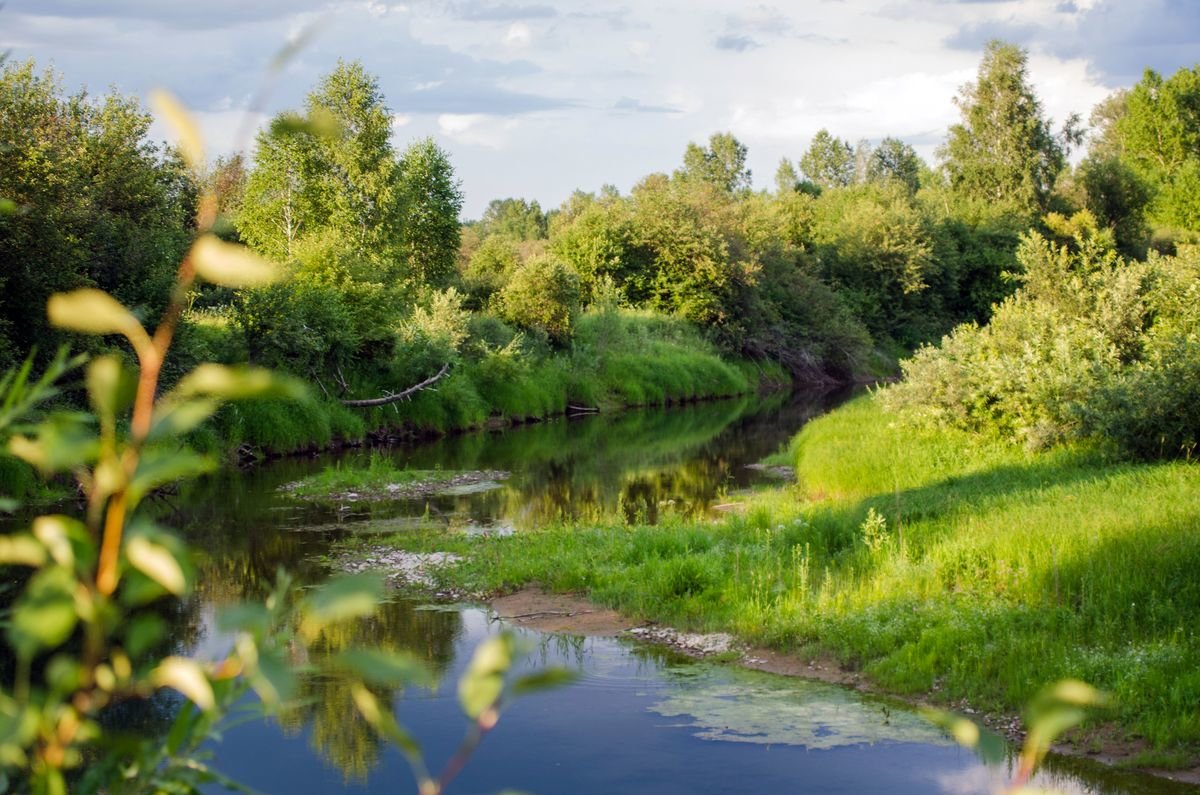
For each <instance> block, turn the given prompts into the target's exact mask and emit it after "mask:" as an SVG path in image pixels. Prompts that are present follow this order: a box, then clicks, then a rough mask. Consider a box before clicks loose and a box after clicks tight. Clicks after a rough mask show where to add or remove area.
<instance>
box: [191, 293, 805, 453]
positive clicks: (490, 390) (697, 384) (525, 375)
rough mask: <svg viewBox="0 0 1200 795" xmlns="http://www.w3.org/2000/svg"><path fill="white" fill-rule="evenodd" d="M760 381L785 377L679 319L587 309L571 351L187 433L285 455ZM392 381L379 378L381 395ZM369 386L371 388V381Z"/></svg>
mask: <svg viewBox="0 0 1200 795" xmlns="http://www.w3.org/2000/svg"><path fill="white" fill-rule="evenodd" d="M760 380H761V381H764V382H772V383H775V384H783V383H787V375H786V373H785V372H784V371H783V370H782V369H781V368H780V367H778V365H756V364H750V363H737V364H734V363H730V362H727V361H725V360H723V359H722V358H721V357H720V356H719V355H718V354H717V352H716V350H715V349H714V348H713V347H712V346H711V345H710V344H709V343H708V342H706V341H705V340H704V339H703V338H702V337H701V336H700V334H699V332H698V331H697V330H696V329H695V328H694V327H693V326H691V325H690V324H689V323H687V322H686V321H683V320H681V319H677V318H672V317H667V316H664V315H660V314H656V313H653V312H644V311H633V310H607V311H600V310H596V311H589V312H586V313H584V314H583V315H582V316H581V317H580V318H579V321H578V325H577V329H576V334H575V340H574V343H573V344H572V346H571V347H570V348H569V349H566V350H563V351H557V352H550V351H546V350H538V349H537V348H536V347H532V348H531V349H529V350H526V349H522V348H520V347H517V346H506V347H505V348H503V349H492V350H485V351H483V352H482V353H477V354H475V355H473V356H468V357H464V358H463V361H461V362H460V363H459V364H458V365H457V366H456V368H455V369H454V371H453V372H452V374H451V375H450V376H449V377H447V378H446V379H444V380H443V381H441V382H439V383H438V385H437V387H436V389H431V390H427V391H423V392H419V393H417V394H416V395H414V396H413V397H412V399H411V400H407V401H404V402H400V403H395V404H392V405H390V406H383V407H376V408H373V409H369V410H365V411H363V410H354V409H348V408H346V407H344V406H342V405H341V404H340V403H338V402H337V401H336V400H332V399H324V400H317V399H314V400H311V401H308V402H306V403H303V404H296V403H287V402H283V401H273V400H259V401H253V402H250V403H246V404H239V405H238V406H236V407H227V408H226V409H223V411H222V414H221V415H220V416H219V417H218V418H217V420H216V421H215V422H214V424H213V425H212V427H211V428H210V429H208V430H206V431H200V432H198V433H196V434H194V435H193V439H192V441H193V442H194V443H195V444H196V445H198V446H200V447H203V448H205V449H213V448H217V447H222V446H224V447H225V448H227V449H234V448H238V447H240V446H243V445H247V446H249V447H251V448H255V449H258V450H262V451H268V452H275V453H289V452H296V451H300V450H306V449H312V448H320V447H325V446H328V445H329V444H330V443H331V442H332V441H334V440H356V439H361V438H363V437H364V435H365V434H366V432H367V431H368V430H374V429H408V430H412V431H416V432H423V433H446V432H449V431H453V430H462V429H469V428H476V427H479V426H482V425H483V424H484V423H485V422H487V421H489V419H498V420H500V421H504V422H510V421H511V422H523V421H528V420H534V419H538V418H541V417H546V416H550V415H554V414H561V413H563V412H565V411H567V410H568V407H569V406H572V405H575V406H587V407H599V408H617V407H623V406H653V405H666V404H671V403H678V402H683V401H689V400H697V399H703V398H716V397H729V396H733V395H738V394H744V393H746V392H749V391H751V390H752V389H754V388H755V387H757V386H758V384H759V383H760ZM395 387H396V385H395V384H379V385H377V387H376V388H375V391H377V392H378V393H380V394H382V393H383V392H384V391H385V389H388V388H395ZM368 391H370V389H369V388H368Z"/></svg>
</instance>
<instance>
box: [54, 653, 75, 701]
mask: <svg viewBox="0 0 1200 795" xmlns="http://www.w3.org/2000/svg"><path fill="white" fill-rule="evenodd" d="M46 684H48V685H50V687H51V689H53V690H54V691H55V692H57V693H64V694H65V693H71V692H74V691H75V690H76V689H77V688H78V687H80V686H81V685H82V684H83V664H82V663H80V662H79V660H77V659H75V658H74V657H72V656H71V655H69V654H56V655H54V657H53V658H52V659H51V660H50V662H49V663H47V665H46Z"/></svg>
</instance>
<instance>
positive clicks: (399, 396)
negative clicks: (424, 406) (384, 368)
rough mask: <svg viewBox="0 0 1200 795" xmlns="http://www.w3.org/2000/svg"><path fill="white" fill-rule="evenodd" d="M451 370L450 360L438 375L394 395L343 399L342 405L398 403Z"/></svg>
mask: <svg viewBox="0 0 1200 795" xmlns="http://www.w3.org/2000/svg"><path fill="white" fill-rule="evenodd" d="M449 372H450V362H446V363H445V364H443V365H442V369H441V370H438V371H437V374H436V375H432V376H430V377H429V378H426V379H425V380H424V381H422V382H421V383H419V384H413V385H412V386H410V387H409V388H408V389H405V390H404V391H403V392H396V393H395V394H392V395H384V396H383V397H378V398H370V399H368V400H343V401H342V405H343V406H350V407H351V408H356V409H369V408H372V407H373V406H387V405H389V404H391V403H396V402H397V401H400V400H404V399H405V398H406V397H408V396H410V395H412V394H414V393H416V392H420V391H421V390H422V389H428V388H429V387H431V386H433V385H434V384H436V383H437V382H438V381H441V380H442V379H443V378H445V377H446V374H447V373H449Z"/></svg>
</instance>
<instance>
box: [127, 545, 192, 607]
mask: <svg viewBox="0 0 1200 795" xmlns="http://www.w3.org/2000/svg"><path fill="white" fill-rule="evenodd" d="M125 557H126V558H128V560H129V562H130V564H132V565H133V566H134V568H136V569H137V570H138V571H140V572H142V573H143V574H145V575H146V576H147V577H149V578H150V579H152V580H154V581H155V582H156V583H158V584H159V585H161V586H162V587H163V588H165V589H166V590H167V591H169V592H170V593H173V594H175V595H176V596H182V595H183V594H184V593H185V592H186V591H187V577H186V576H184V573H183V567H182V566H180V565H179V561H178V560H176V559H175V555H173V554H172V553H171V551H170V550H169V549H167V548H166V547H164V546H162V545H160V544H155V543H154V542H152V541H149V540H148V539H146V538H145V537H144V536H134V537H132V538H130V539H129V540H128V541H127V542H126V543H125Z"/></svg>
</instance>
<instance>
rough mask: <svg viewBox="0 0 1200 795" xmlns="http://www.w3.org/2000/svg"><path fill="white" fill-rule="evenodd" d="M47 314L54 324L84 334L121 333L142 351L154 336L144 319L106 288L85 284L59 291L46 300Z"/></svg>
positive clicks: (135, 347) (134, 346) (135, 348)
mask: <svg viewBox="0 0 1200 795" xmlns="http://www.w3.org/2000/svg"><path fill="white" fill-rule="evenodd" d="M46 314H47V316H48V317H49V318H50V323H51V324H52V325H54V326H57V327H58V328H64V329H67V330H69V331H79V332H82V333H84V334H121V335H124V336H125V337H126V338H127V339H128V340H129V342H130V343H132V344H133V348H134V350H136V351H139V352H140V351H143V350H145V349H146V348H147V347H148V346H149V345H150V337H149V335H148V334H146V329H144V328H142V324H141V322H140V321H139V320H138V319H137V318H136V317H134V316H133V313H131V312H130V311H129V310H128V309H126V308H125V307H124V306H122V305H121V302H120V301H118V300H117V299H115V298H113V297H112V296H111V295H109V294H108V293H106V292H104V291H103V290H96V289H94V288H91V287H85V288H83V289H80V290H74V291H72V292H69V293H56V294H54V295H52V296H50V300H49V301H47V302H46Z"/></svg>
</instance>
